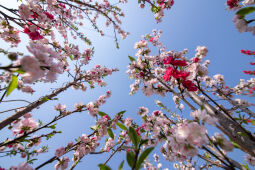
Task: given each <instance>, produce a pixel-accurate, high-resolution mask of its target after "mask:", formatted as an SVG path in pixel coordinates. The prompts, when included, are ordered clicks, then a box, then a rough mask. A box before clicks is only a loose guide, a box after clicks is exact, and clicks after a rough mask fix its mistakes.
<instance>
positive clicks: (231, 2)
mask: <svg viewBox="0 0 255 170" xmlns="http://www.w3.org/2000/svg"><path fill="white" fill-rule="evenodd" d="M227 5H228V6H229V8H230V9H231V8H234V7H236V6H238V0H228V1H227Z"/></svg>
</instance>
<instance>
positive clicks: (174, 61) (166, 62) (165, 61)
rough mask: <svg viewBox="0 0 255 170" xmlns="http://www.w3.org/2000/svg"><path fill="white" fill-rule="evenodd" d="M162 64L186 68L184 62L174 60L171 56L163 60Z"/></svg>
mask: <svg viewBox="0 0 255 170" xmlns="http://www.w3.org/2000/svg"><path fill="white" fill-rule="evenodd" d="M163 64H172V65H174V66H186V65H188V64H187V62H186V61H185V60H174V58H173V56H170V57H167V58H166V59H163Z"/></svg>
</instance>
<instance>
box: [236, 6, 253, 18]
mask: <svg viewBox="0 0 255 170" xmlns="http://www.w3.org/2000/svg"><path fill="white" fill-rule="evenodd" d="M254 11H255V7H246V8H242V9H240V10H239V11H237V12H236V14H237V15H239V16H241V17H244V16H245V15H248V14H250V13H253V12H254Z"/></svg>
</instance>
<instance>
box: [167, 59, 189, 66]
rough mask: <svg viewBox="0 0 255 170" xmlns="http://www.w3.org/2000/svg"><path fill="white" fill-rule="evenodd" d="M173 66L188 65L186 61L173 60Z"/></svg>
mask: <svg viewBox="0 0 255 170" xmlns="http://www.w3.org/2000/svg"><path fill="white" fill-rule="evenodd" d="M171 64H173V65H174V66H186V65H188V64H187V62H186V61H185V60H173V61H172V62H171Z"/></svg>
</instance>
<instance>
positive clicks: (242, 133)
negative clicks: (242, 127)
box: [237, 132, 249, 137]
mask: <svg viewBox="0 0 255 170" xmlns="http://www.w3.org/2000/svg"><path fill="white" fill-rule="evenodd" d="M237 134H238V135H241V136H244V137H249V135H248V134H247V133H244V132H237Z"/></svg>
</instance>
